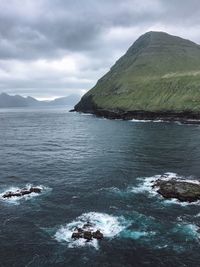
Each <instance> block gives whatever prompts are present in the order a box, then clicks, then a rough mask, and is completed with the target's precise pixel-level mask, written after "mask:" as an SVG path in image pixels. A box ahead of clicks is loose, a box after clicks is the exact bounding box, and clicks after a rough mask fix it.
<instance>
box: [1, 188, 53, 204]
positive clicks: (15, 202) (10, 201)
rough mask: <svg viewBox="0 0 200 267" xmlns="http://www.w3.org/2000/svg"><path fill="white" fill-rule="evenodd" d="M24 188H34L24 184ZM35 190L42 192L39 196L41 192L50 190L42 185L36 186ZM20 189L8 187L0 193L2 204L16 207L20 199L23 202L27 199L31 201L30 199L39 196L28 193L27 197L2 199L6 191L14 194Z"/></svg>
mask: <svg viewBox="0 0 200 267" xmlns="http://www.w3.org/2000/svg"><path fill="white" fill-rule="evenodd" d="M24 187H25V188H27V189H28V190H29V189H30V188H31V187H35V186H34V185H32V184H26V185H25V186H24ZM37 188H39V189H41V191H42V192H41V194H42V193H43V192H46V191H48V190H50V188H48V187H45V186H43V185H38V186H37ZM21 189H22V188H19V187H14V186H12V187H9V188H8V189H6V190H5V191H4V192H2V193H0V200H1V201H4V202H7V203H10V204H14V205H18V204H20V200H22V199H23V200H28V199H31V198H34V197H37V196H39V195H41V194H38V193H35V192H32V193H30V194H28V195H23V196H20V197H10V198H3V195H4V194H5V193H6V192H8V191H12V192H16V191H18V190H19V191H20V190H21Z"/></svg>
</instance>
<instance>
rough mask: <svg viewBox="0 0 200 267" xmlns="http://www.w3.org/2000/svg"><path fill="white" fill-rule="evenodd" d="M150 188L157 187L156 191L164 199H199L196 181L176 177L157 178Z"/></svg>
mask: <svg viewBox="0 0 200 267" xmlns="http://www.w3.org/2000/svg"><path fill="white" fill-rule="evenodd" d="M152 188H158V189H157V192H158V193H159V194H160V195H162V196H163V197H164V198H166V199H171V198H176V199H178V200H179V201H187V202H194V201H197V200H200V184H198V183H193V182H187V181H182V180H181V181H180V180H177V179H171V180H161V179H158V180H157V181H156V182H155V183H154V184H153V185H152Z"/></svg>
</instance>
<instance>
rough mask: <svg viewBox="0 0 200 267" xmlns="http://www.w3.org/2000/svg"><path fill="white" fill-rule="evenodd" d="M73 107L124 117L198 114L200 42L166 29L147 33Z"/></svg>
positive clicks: (199, 111)
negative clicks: (165, 30)
mask: <svg viewBox="0 0 200 267" xmlns="http://www.w3.org/2000/svg"><path fill="white" fill-rule="evenodd" d="M75 110H76V111H82V112H90V113H95V114H97V115H102V116H107V117H109V116H111V117H112V116H113V117H122V118H129V117H134V116H136V117H137V116H140V115H141V114H142V113H143V115H141V116H144V117H145V116H147V117H148V116H151V115H152V113H157V114H159V113H160V114H161V113H162V114H163V116H164V115H165V114H169V113H174V115H175V114H177V115H180V114H181V116H182V115H183V116H185V115H184V114H186V113H187V114H188V116H191V117H196V116H197V117H199V118H200V45H197V44H195V43H194V42H192V41H189V40H185V39H183V38H180V37H177V36H172V35H169V34H167V33H164V32H148V33H145V34H144V35H142V36H141V37H140V38H139V39H137V40H136V42H135V43H134V44H133V45H132V46H131V47H130V48H129V49H128V51H127V52H126V54H125V55H124V56H122V57H121V58H120V59H119V60H118V61H117V62H116V63H115V65H114V66H113V67H112V68H111V69H110V71H109V72H108V73H107V74H106V75H104V76H103V77H102V78H101V79H100V80H99V81H98V82H97V84H96V85H95V86H94V88H92V89H91V90H90V91H89V92H87V93H86V94H85V95H84V96H83V97H82V99H81V101H80V102H79V103H78V104H77V105H76V106H75ZM183 113H184V114H183ZM189 113H191V114H190V115H189ZM109 114H110V115H109ZM138 114H139V115H138ZM162 114H161V115H162ZM154 115H155V114H154ZM155 116H157V115H155Z"/></svg>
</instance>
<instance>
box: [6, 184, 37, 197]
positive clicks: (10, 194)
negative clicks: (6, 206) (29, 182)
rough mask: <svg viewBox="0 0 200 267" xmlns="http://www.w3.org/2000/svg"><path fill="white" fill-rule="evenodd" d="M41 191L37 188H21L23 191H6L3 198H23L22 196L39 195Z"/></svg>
mask: <svg viewBox="0 0 200 267" xmlns="http://www.w3.org/2000/svg"><path fill="white" fill-rule="evenodd" d="M41 191H42V190H41V189H40V188H39V187H31V188H30V189H28V188H23V189H20V190H17V191H14V192H12V191H8V192H6V193H5V194H3V196H2V197H3V198H11V197H21V196H24V195H29V194H31V193H37V194H39V193H41Z"/></svg>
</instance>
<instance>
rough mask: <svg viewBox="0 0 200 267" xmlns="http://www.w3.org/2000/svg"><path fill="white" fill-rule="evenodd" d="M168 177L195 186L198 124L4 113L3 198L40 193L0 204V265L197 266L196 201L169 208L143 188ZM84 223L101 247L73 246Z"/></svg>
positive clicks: (0, 116)
mask: <svg viewBox="0 0 200 267" xmlns="http://www.w3.org/2000/svg"><path fill="white" fill-rule="evenodd" d="M167 172H170V173H172V174H168V175H169V176H170V175H171V176H173V175H177V176H180V177H182V178H190V179H199V177H200V127H199V126H189V125H179V124H175V123H162V122H160V123H159V122H158V123H151V122H146V123H139V122H128V121H110V120H105V119H100V118H96V117H94V116H86V115H80V114H77V113H68V112H67V111H66V110H64V109H54V110H20V109H18V110H7V111H6V110H2V111H0V193H3V192H5V191H7V190H8V189H9V188H13V187H16V188H18V187H19V188H21V187H24V186H26V185H27V184H32V185H35V186H38V185H41V186H43V192H42V194H40V195H39V196H32V197H27V198H21V199H18V200H10V201H5V200H2V199H1V200H0V225H1V228H0V266H9V267H11V266H17V267H18V266H20V267H22V266H29V267H30V266H40V267H46V266H48V267H50V266H70V267H71V266H75V267H76V266H105V267H107V266H119V267H121V266H125V267H128V266H167V267H168V266H191V267H192V266H195V267H196V266H199V265H200V256H199V249H200V242H199V241H200V232H199V227H200V214H199V213H200V206H199V204H198V203H196V204H193V205H185V204H183V205H180V204H179V203H176V202H173V201H172V202H170V201H168V202H167V201H165V200H163V199H162V198H161V197H160V196H158V195H156V194H153V193H151V191H150V187H148V181H150V180H151V179H153V178H155V175H162V174H164V173H167ZM148 177H152V178H148ZM85 220H91V221H92V222H94V223H96V224H97V227H98V228H100V229H101V230H102V231H103V232H104V233H105V238H104V240H102V241H100V242H92V243H84V242H78V241H77V242H74V241H73V240H71V238H70V234H71V230H72V229H73V227H74V226H75V225H78V224H79V223H82V222H84V221H85Z"/></svg>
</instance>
